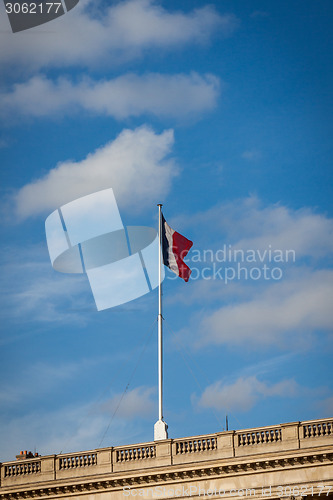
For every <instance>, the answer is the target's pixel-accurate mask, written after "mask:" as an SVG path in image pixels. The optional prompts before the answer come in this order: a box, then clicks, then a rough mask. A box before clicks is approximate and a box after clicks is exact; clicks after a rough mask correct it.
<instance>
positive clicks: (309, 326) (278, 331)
mask: <svg viewBox="0 0 333 500" xmlns="http://www.w3.org/2000/svg"><path fill="white" fill-rule="evenodd" d="M332 292H333V271H330V270H323V271H314V272H309V271H307V270H306V269H302V270H300V271H299V272H295V274H294V275H293V276H292V277H290V278H288V279H286V280H285V281H281V282H278V283H275V284H274V285H270V286H267V287H266V288H265V289H264V291H261V292H260V293H259V294H257V295H256V296H255V297H254V298H253V299H252V300H247V301H244V302H239V303H234V304H230V305H226V306H223V307H221V308H219V309H217V310H215V311H214V312H212V313H211V314H207V315H206V316H205V318H204V319H203V320H202V323H201V328H200V341H199V343H200V344H206V343H213V344H229V345H244V344H246V345H247V346H248V347H253V346H254V345H255V346H261V347H267V346H269V345H279V346H281V345H282V346H283V345H284V346H286V345H288V346H289V347H291V346H293V345H294V346H295V345H297V346H298V347H300V346H302V345H306V344H307V343H308V341H309V338H310V337H309V336H311V334H312V333H313V332H315V331H326V332H327V331H331V329H332V324H333V310H332V305H331V299H330V297H331V296H332Z"/></svg>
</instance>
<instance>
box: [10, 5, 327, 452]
mask: <svg viewBox="0 0 333 500" xmlns="http://www.w3.org/2000/svg"><path fill="white" fill-rule="evenodd" d="M332 14H333V7H332V3H331V2H330V1H329V0H326V1H324V0H319V1H317V2H312V1H309V0H306V1H294V2H292V3H290V2H287V1H284V0H281V1H280V2H269V3H268V2H266V1H265V2H264V1H260V0H253V1H252V2H243V1H240V0H234V1H222V0H221V1H215V2H214V1H213V2H210V3H209V4H208V3H206V2H204V1H202V0H192V1H191V2H189V1H185V0H177V2H175V1H168V2H167V1H154V0H130V1H120V2H113V1H96V0H95V1H94V2H93V1H91V0H81V1H80V3H79V5H78V6H77V7H75V8H74V9H72V10H71V11H70V12H69V13H67V14H66V15H65V16H63V17H60V18H58V19H57V20H54V21H52V22H50V23H48V24H46V25H43V26H40V27H37V28H34V29H31V30H28V31H23V32H20V33H15V34H13V33H11V30H10V25H9V21H8V19H7V16H6V14H5V12H4V6H3V4H1V5H0V24H1V29H0V37H1V44H0V46H1V49H0V64H1V74H2V75H3V76H2V77H1V86H0V94H1V99H0V115H1V124H2V125H1V131H0V161H1V179H2V182H1V195H2V201H1V212H2V218H1V219H2V223H1V232H2V238H1V241H2V244H1V255H2V258H1V267H2V269H1V276H2V287H1V290H2V300H1V325H2V328H1V330H2V333H1V339H0V342H1V365H0V370H1V371H0V373H1V390H0V400H1V406H0V408H1V425H0V429H1V430H0V435H1V437H0V442H1V456H0V459H1V460H2V461H4V460H10V459H13V458H14V457H15V455H16V454H17V453H18V452H19V451H20V450H23V449H31V450H32V451H34V450H35V449H36V450H37V451H38V452H39V453H41V454H43V455H44V454H51V453H59V452H61V451H63V452H65V451H76V450H77V451H78V450H87V449H93V448H96V447H99V446H112V445H119V444H130V443H136V442H145V441H151V440H152V439H153V424H154V423H155V421H156V420H157V359H156V352H157V345H156V343H157V323H156V316H157V291H156V290H155V291H153V292H152V293H150V294H148V295H145V296H143V297H141V298H139V299H137V300H135V301H132V302H130V303H128V304H125V305H123V306H119V307H116V308H113V309H108V310H105V311H101V312H97V310H96V307H95V305H94V301H93V297H92V294H91V290H90V288H89V284H88V282H87V280H86V278H85V277H84V276H82V275H81V276H75V275H71V274H60V273H57V272H56V271H54V270H53V269H52V266H51V263H50V260H49V256H48V251H47V246H46V240H45V234H44V222H45V219H46V217H47V216H48V215H49V214H50V213H51V212H52V211H53V210H55V209H57V208H58V207H60V206H61V205H62V204H64V203H66V202H69V201H72V200H74V199H76V198H78V197H80V196H83V195H86V194H89V193H92V192H95V191H98V190H100V189H103V188H108V187H112V188H113V189H114V192H115V196H116V198H117V202H118V205H119V208H120V211H121V215H122V219H123V222H124V224H126V225H147V226H153V227H156V226H157V207H156V204H157V203H163V204H164V215H165V217H166V220H167V221H168V223H169V224H170V225H171V226H172V227H173V228H174V229H176V230H177V231H179V232H181V233H182V234H184V235H185V236H187V237H188V238H190V239H191V240H192V241H193V242H194V245H193V249H192V250H191V251H190V253H189V255H188V258H187V262H188V265H189V266H190V267H191V268H192V270H193V272H192V277H193V279H190V281H189V282H188V283H184V282H183V281H182V280H180V279H177V280H174V279H173V276H172V274H171V273H169V272H167V277H166V280H165V281H164V316H165V345H164V348H165V404H164V406H165V411H164V413H165V420H166V421H167V423H168V425H169V436H170V437H182V436H187V435H198V434H205V433H212V432H217V431H220V430H221V429H223V427H224V425H225V415H226V414H228V416H229V428H233V429H237V428H250V427H255V426H262V425H273V424H278V423H281V422H288V421H297V420H307V419H312V418H321V417H328V416H331V415H332V410H333V388H332V368H331V365H332V363H331V359H332V341H331V333H332V330H331V328H332V306H331V297H332V274H333V272H332V260H331V255H332V241H333V240H332V232H333V231H332V228H333V224H332V202H331V199H332V187H331V186H332V179H331V175H332V174H331V172H332V167H331V162H332V91H331V89H332V88H333V71H332V63H331V61H332V38H333V34H332V29H331V27H332ZM227 250H230V252H231V253H230V255H229V254H228V253H227ZM235 250H240V251H243V258H242V261H240V259H241V255H242V253H241V252H239V253H238V258H234V257H233V256H234V255H235V254H234V253H233V252H235ZM223 251H225V254H223ZM286 251H289V254H288V255H289V257H290V258H289V259H287V258H286ZM291 252H293V253H291ZM250 255H251V256H252V257H251V258H250V257H249V256H250ZM292 255H293V256H294V258H291V256H292ZM223 256H225V259H224V260H223ZM237 259H238V260H237ZM263 266H266V271H264V270H263ZM240 267H241V268H242V270H241V271H240V270H239V268H240ZM226 268H228V271H226ZM272 270H273V272H272ZM264 273H266V274H264ZM126 388H127V389H126ZM125 389H126V392H125V394H124V391H125Z"/></svg>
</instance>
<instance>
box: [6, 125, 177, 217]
mask: <svg viewBox="0 0 333 500" xmlns="http://www.w3.org/2000/svg"><path fill="white" fill-rule="evenodd" d="M173 140H174V139H173V132H172V130H167V131H164V132H163V133H162V134H160V135H158V134H155V133H154V132H153V131H152V130H151V129H149V128H147V127H140V128H138V129H136V130H134V131H132V130H124V131H123V132H122V133H121V134H120V135H119V136H118V137H117V138H116V139H115V140H114V141H112V142H109V143H108V144H106V145H105V146H103V147H101V148H100V149H97V150H96V151H95V152H94V153H92V154H90V155H88V156H87V157H86V158H85V159H84V160H82V161H81V162H77V163H75V162H72V161H67V162H63V163H59V164H58V165H57V166H56V167H55V168H54V169H53V170H51V171H50V172H49V173H48V174H47V175H46V176H44V177H42V178H40V179H37V180H36V181H33V182H31V183H29V184H26V185H25V186H24V187H22V188H21V189H20V190H19V191H18V192H17V193H16V195H15V197H14V203H15V212H16V215H17V216H18V217H19V218H26V217H29V216H32V215H38V214H41V213H45V214H47V212H50V211H52V210H54V209H56V208H58V207H59V206H61V205H62V204H64V203H67V202H69V201H72V200H74V199H76V198H79V197H81V196H84V195H87V194H90V193H93V192H95V191H99V190H101V189H105V188H108V187H112V188H113V190H114V193H115V196H116V200H117V202H118V205H119V207H120V208H129V207H131V210H132V211H133V210H134V211H139V210H142V209H144V208H145V207H146V206H147V205H149V204H152V203H156V202H158V201H159V200H160V199H161V198H162V197H163V196H165V195H166V193H167V192H168V191H169V189H170V185H171V181H172V178H173V177H174V176H175V175H177V171H178V170H177V167H176V166H175V163H174V161H173V160H172V159H168V158H166V157H167V156H168V155H169V153H170V151H171V148H172V145H173Z"/></svg>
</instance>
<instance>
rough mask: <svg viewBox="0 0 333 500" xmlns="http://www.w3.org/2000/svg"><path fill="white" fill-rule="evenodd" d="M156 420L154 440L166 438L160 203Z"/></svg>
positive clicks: (160, 208)
mask: <svg viewBox="0 0 333 500" xmlns="http://www.w3.org/2000/svg"><path fill="white" fill-rule="evenodd" d="M157 206H158V239H159V248H158V282H159V287H158V421H157V422H156V424H155V425H154V440H155V441H158V440H160V439H167V438H168V431H167V429H168V426H167V424H166V423H165V422H164V421H163V316H162V204H158V205H157Z"/></svg>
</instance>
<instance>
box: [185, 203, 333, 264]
mask: <svg viewBox="0 0 333 500" xmlns="http://www.w3.org/2000/svg"><path fill="white" fill-rule="evenodd" d="M176 222H177V223H179V224H182V225H183V226H184V227H186V226H192V228H193V229H194V230H195V228H197V227H200V231H201V233H202V234H203V235H204V237H205V243H206V245H207V235H206V232H207V233H209V234H210V235H211V234H213V236H215V237H214V240H213V241H212V239H211V236H210V241H212V245H214V246H215V247H216V248H217V245H219V248H223V245H224V244H227V245H228V244H231V245H232V248H243V249H259V250H264V249H267V248H268V247H269V245H271V247H272V249H282V250H283V249H287V250H289V249H293V250H295V252H296V260H298V259H299V257H303V256H309V257H314V258H320V257H323V256H328V255H331V254H332V252H333V219H331V218H328V217H326V216H325V215H324V214H318V213H315V212H314V211H313V210H312V209H310V208H302V209H299V210H293V209H291V208H288V207H286V206H284V205H282V204H279V203H276V204H272V205H267V206H264V205H263V203H262V202H261V201H260V200H259V199H258V198H257V197H255V196H251V197H249V198H244V199H238V200H233V201H232V202H229V203H224V204H220V205H217V206H215V207H212V208H210V209H209V210H207V211H205V212H201V213H194V214H192V215H187V216H186V217H183V218H182V219H181V220H176ZM216 237H218V239H219V240H218V242H216ZM222 238H223V239H222ZM205 248H207V246H206V247H205Z"/></svg>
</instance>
